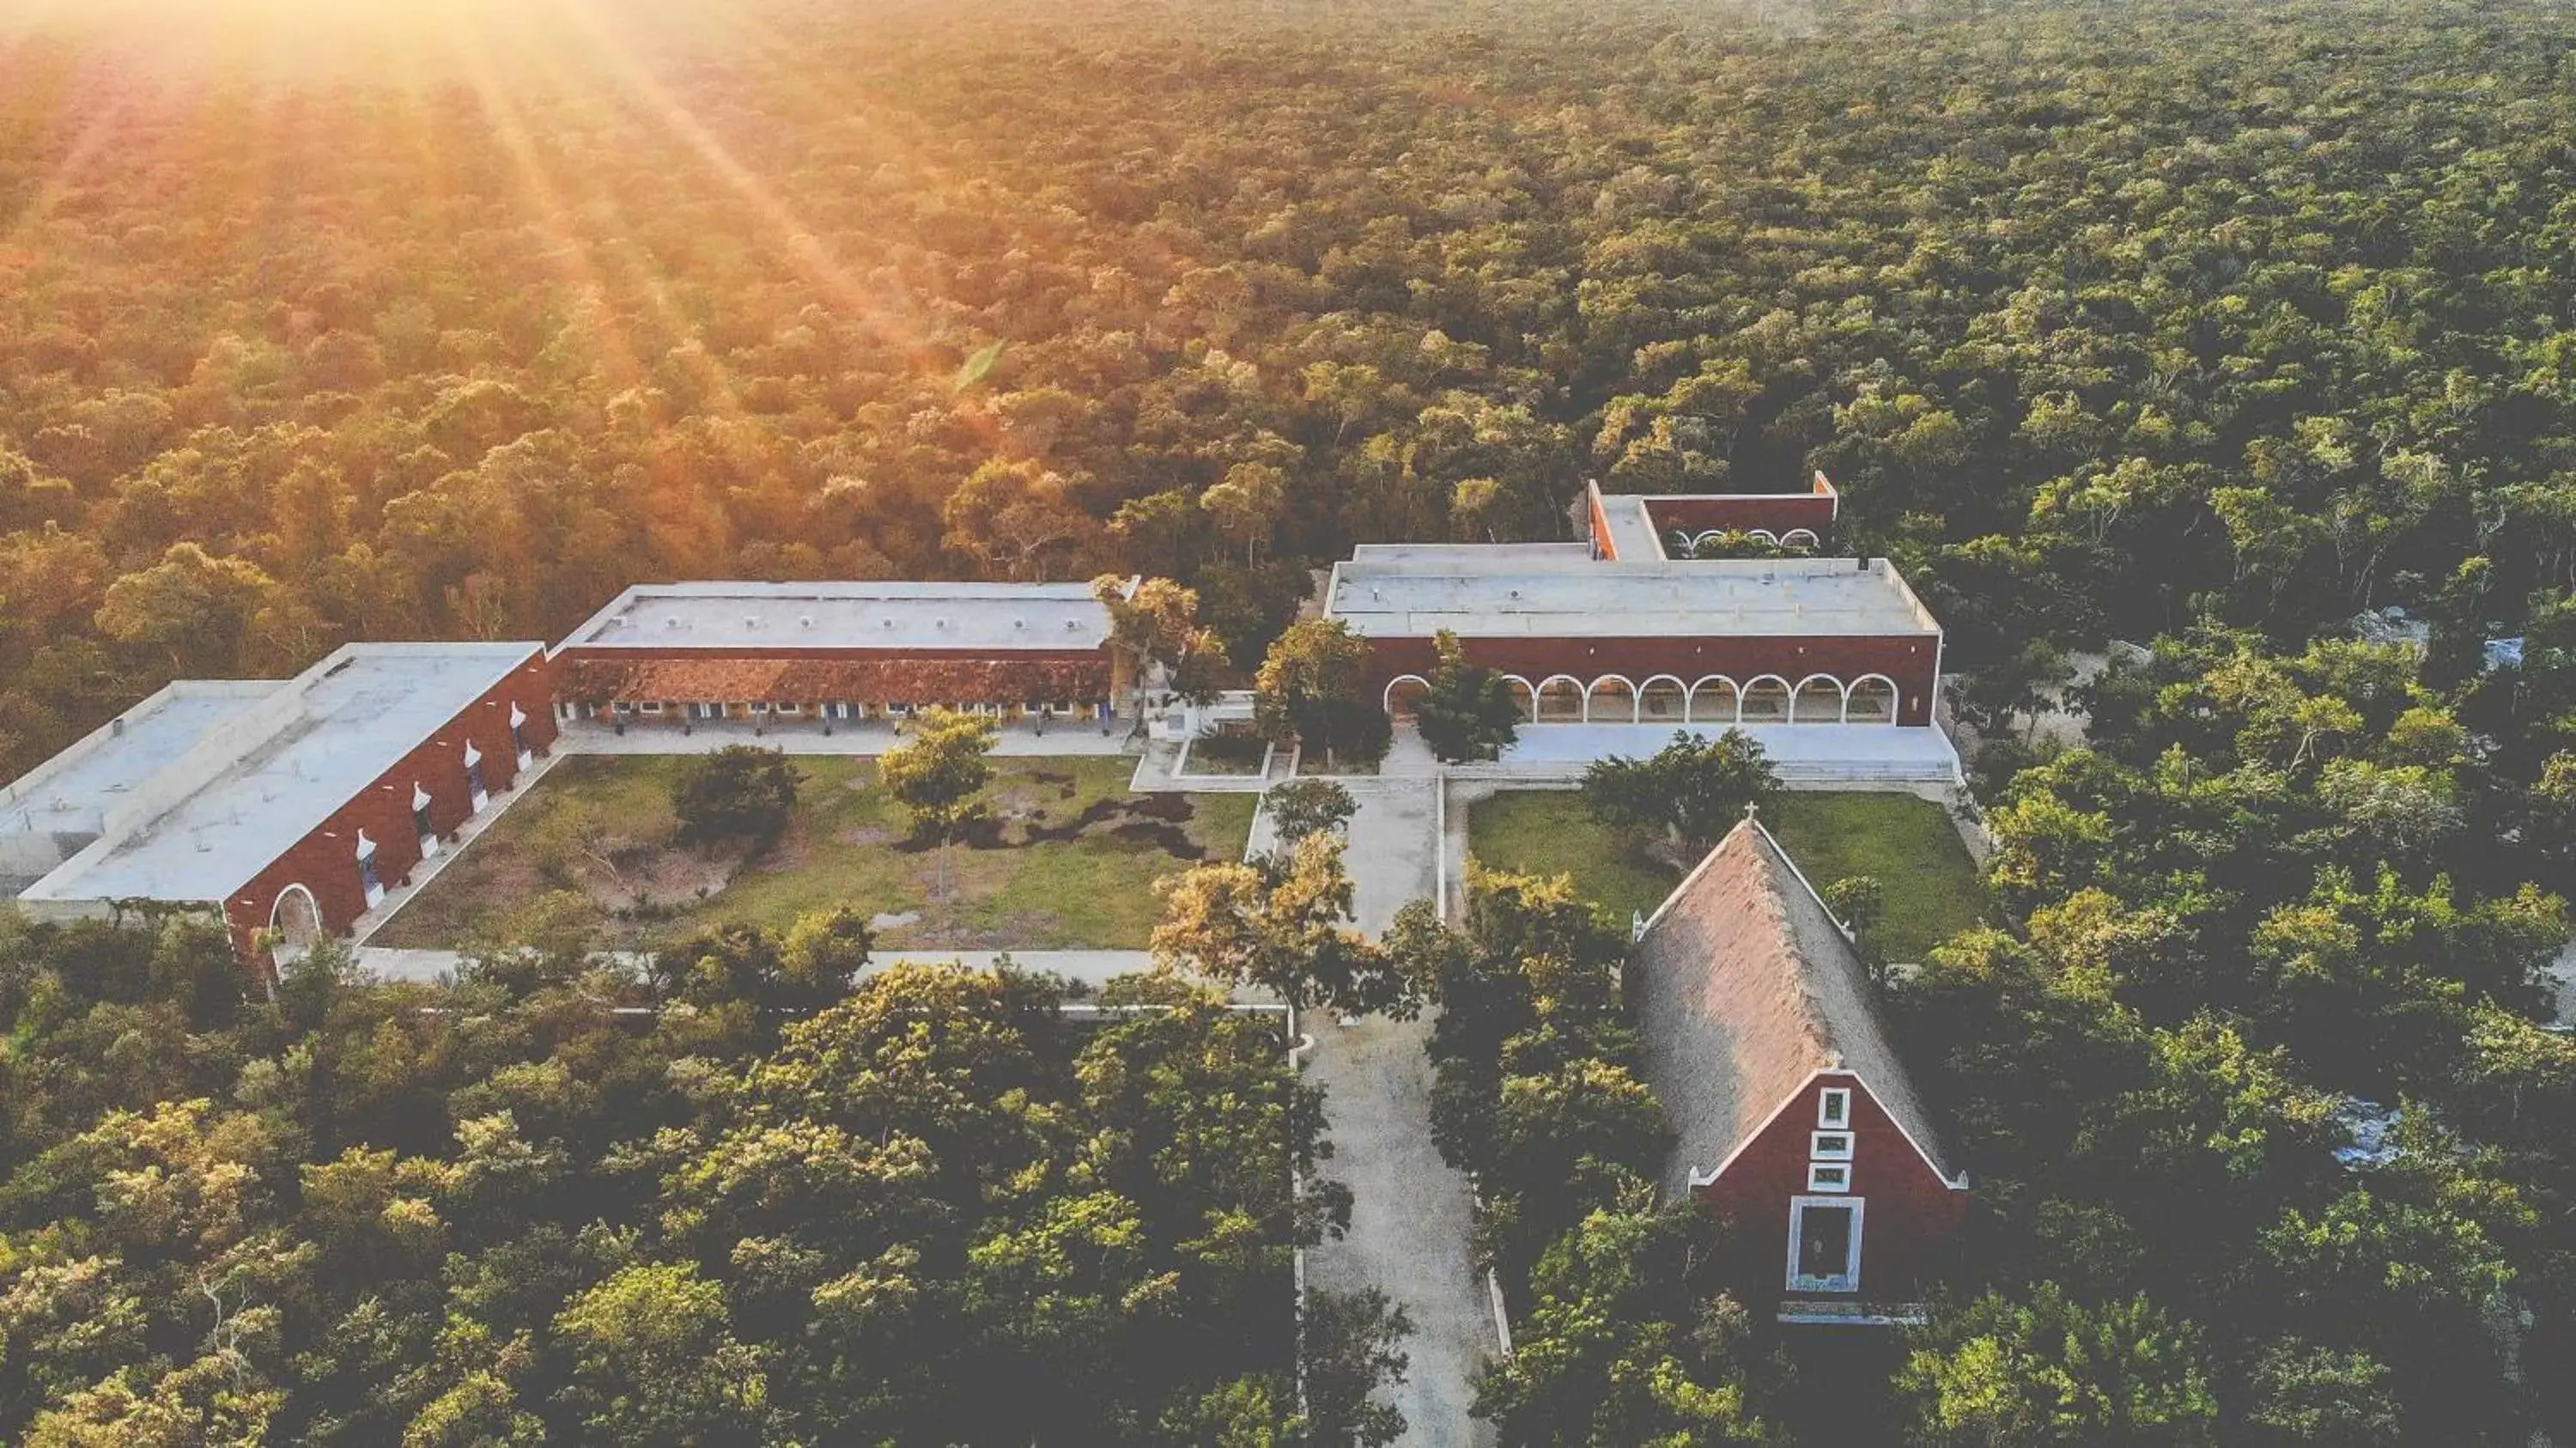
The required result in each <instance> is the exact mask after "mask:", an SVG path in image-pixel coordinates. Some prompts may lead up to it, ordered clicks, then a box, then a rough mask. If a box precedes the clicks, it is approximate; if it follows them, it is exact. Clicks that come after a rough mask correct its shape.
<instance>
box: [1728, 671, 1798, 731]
mask: <svg viewBox="0 0 2576 1448" xmlns="http://www.w3.org/2000/svg"><path fill="white" fill-rule="evenodd" d="M1738 717H1739V718H1741V719H1742V720H1743V721H1744V722H1745V723H1747V724H1786V723H1788V722H1789V681H1788V680H1786V679H1784V678H1781V677H1780V676H1779V675H1778V674H1764V675H1763V676H1762V677H1760V678H1758V679H1754V680H1751V681H1749V682H1748V683H1746V684H1745V686H1744V705H1743V708H1742V709H1741V711H1740V712H1739V714H1738Z"/></svg>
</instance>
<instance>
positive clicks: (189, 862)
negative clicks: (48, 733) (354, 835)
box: [23, 643, 542, 902]
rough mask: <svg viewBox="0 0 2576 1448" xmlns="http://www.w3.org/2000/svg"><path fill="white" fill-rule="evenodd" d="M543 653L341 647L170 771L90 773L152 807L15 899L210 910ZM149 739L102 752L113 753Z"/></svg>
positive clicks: (509, 648)
mask: <svg viewBox="0 0 2576 1448" xmlns="http://www.w3.org/2000/svg"><path fill="white" fill-rule="evenodd" d="M541 647H542V645H538V644H533V643H512V644H480V643H430V644H350V645H347V646H345V647H343V648H341V649H339V650H337V651H335V652H334V653H332V654H331V656H330V657H328V658H326V659H324V660H323V661H322V662H320V663H318V664H315V665H314V666H313V667H312V668H310V669H307V670H305V671H304V672H303V673H302V674H299V675H297V676H296V677H295V678H293V679H291V680H287V681H284V682H282V683H277V684H273V685H270V686H268V691H267V692H266V693H265V694H263V695H262V696H261V697H259V698H258V699H256V700H254V701H252V703H251V705H250V707H249V708H247V709H244V710H241V711H237V712H235V713H233V714H231V715H228V716H226V717H225V718H223V719H220V720H217V721H215V722H214V723H213V725H212V726H211V727H210V728H208V729H207V730H206V731H205V732H204V733H203V734H202V735H201V736H199V738H198V739H197V741H196V744H195V745H194V746H193V747H191V748H190V749H188V750H186V751H184V752H183V753H182V754H181V755H180V756H178V757H176V758H173V757H172V756H169V755H166V754H164V755H156V756H152V757H148V758H147V757H144V756H143V755H142V754H141V753H140V752H137V753H136V754H135V755H133V756H131V757H129V758H128V759H127V760H126V762H124V763H122V764H120V765H117V766H116V767H115V768H114V769H111V768H110V767H109V766H108V765H107V764H106V763H105V762H101V763H100V764H97V765H94V766H91V767H90V769H89V771H87V773H88V774H89V777H93V778H97V779H102V780H111V781H112V780H114V779H116V778H120V777H121V778H122V779H124V781H125V782H126V785H127V788H128V790H129V791H130V793H131V795H132V796H135V797H138V798H140V797H148V798H149V799H150V800H151V802H152V807H148V808H136V807H133V806H129V807H128V809H127V810H126V813H127V814H128V815H129V816H137V817H130V818H128V819H125V820H117V819H114V818H113V817H111V819H110V820H109V825H110V828H109V830H108V832H107V833H106V834H105V835H104V836H102V837H101V838H100V839H99V840H97V841H96V842H95V843H93V844H91V845H90V846H89V847H87V848H86V849H83V850H82V851H81V852H80V853H79V854H77V855H74V856H73V857H72V858H71V859H70V860H68V861H66V862H64V864H63V865H62V867H61V868H59V869H57V870H55V871H54V872H53V873H51V874H49V875H47V876H45V877H44V878H43V879H41V880H38V881H37V882H36V883H35V884H34V885H33V886H31V887H30V888H29V889H28V890H27V891H26V893H25V895H24V897H23V898H25V899H28V900H53V901H81V900H128V899H144V900H166V901H173V902H216V901H221V900H222V899H223V898H224V897H225V896H227V895H229V894H230V893H231V892H232V891H233V890H234V889H236V888H237V887H239V886H240V885H241V884H242V883H243V882H245V881H247V880H249V879H250V878H251V877H252V876H253V875H256V874H258V873H259V872H260V871H261V870H263V869H265V868H267V866H268V865H269V864H270V863H271V862H272V861H274V860H275V859H276V858H277V857H278V856H279V855H281V854H284V853H285V852H286V851H287V850H288V849H289V848H291V847H293V846H294V845H295V843H296V842H297V841H299V840H301V839H303V838H304V837H305V836H306V835H309V834H311V833H312V832H313V831H314V830H316V829H319V828H320V827H321V825H322V823H323V821H325V820H327V819H329V818H330V817H331V815H332V814H333V813H335V812H336V811H338V810H339V809H340V808H341V807H342V806H343V805H346V804H347V803H348V802H349V801H350V800H352V799H354V798H356V797H357V795H358V792H359V791H360V790H362V789H364V788H366V787H367V786H368V785H369V784H371V783H373V782H374V781H375V779H376V777H377V776H379V775H381V774H383V773H384V772H385V771H386V770H388V769H391V768H392V767H393V766H394V765H395V764H396V763H397V762H398V761H400V760H401V758H402V757H403V756H404V755H406V754H409V753H410V752H411V751H412V750H414V749H417V748H419V747H420V745H421V744H422V743H424V742H425V741H427V740H428V739H429V737H430V736H431V735H433V734H435V733H437V732H438V731H439V730H440V729H442V728H445V727H446V726H447V724H448V723H449V722H450V721H451V720H453V719H454V718H455V717H456V716H457V715H458V714H459V713H461V712H463V711H464V709H465V708H466V706H467V705H469V704H471V703H473V702H474V701H475V700H476V699H477V698H480V697H481V696H482V695H483V694H485V693H487V692H489V691H490V690H491V689H492V688H493V686H495V685H497V684H499V683H500V682H501V681H502V680H503V679H504V678H506V677H508V675H509V673H510V671H511V670H513V669H515V668H517V667H518V666H519V665H520V664H521V663H522V662H524V661H525V660H526V659H527V658H528V657H529V656H530V655H532V654H534V653H536V652H538V650H539V649H540V648H541ZM151 737H152V736H150V735H149V734H147V735H146V736H144V738H143V739H141V740H139V741H138V740H137V739H136V738H135V736H134V735H133V734H131V733H129V735H128V736H127V737H125V738H121V739H116V740H113V741H112V743H113V744H114V745H115V746H117V749H118V751H119V752H122V751H123V750H124V749H126V748H127V747H128V746H131V745H134V744H137V743H144V744H148V743H149V742H150V740H151ZM156 764H157V765H159V766H161V767H160V768H158V769H154V768H151V767H150V766H153V765H156ZM112 815H113V811H111V816H112ZM355 848H356V842H355V841H352V842H351V849H352V850H353V851H354V850H355Z"/></svg>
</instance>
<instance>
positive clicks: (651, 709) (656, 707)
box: [635, 699, 662, 714]
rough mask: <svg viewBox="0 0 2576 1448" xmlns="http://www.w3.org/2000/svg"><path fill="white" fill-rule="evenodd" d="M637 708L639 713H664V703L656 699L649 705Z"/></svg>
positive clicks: (639, 705) (640, 705)
mask: <svg viewBox="0 0 2576 1448" xmlns="http://www.w3.org/2000/svg"><path fill="white" fill-rule="evenodd" d="M635 708H636V711H637V712H638V713H643V714H659V713H661V712H662V701H661V700H659V699H655V700H652V701H650V702H648V703H643V704H638V705H636V706H635Z"/></svg>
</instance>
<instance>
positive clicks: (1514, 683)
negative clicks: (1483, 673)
mask: <svg viewBox="0 0 2576 1448" xmlns="http://www.w3.org/2000/svg"><path fill="white" fill-rule="evenodd" d="M1503 687H1504V688H1506V689H1509V690H1511V691H1512V707H1513V708H1515V709H1518V710H1520V711H1521V717H1522V718H1523V719H1536V718H1537V717H1538V691H1537V690H1536V689H1533V688H1531V687H1530V681H1529V680H1527V679H1524V678H1522V677H1521V676H1520V675H1518V674H1505V675H1503Z"/></svg>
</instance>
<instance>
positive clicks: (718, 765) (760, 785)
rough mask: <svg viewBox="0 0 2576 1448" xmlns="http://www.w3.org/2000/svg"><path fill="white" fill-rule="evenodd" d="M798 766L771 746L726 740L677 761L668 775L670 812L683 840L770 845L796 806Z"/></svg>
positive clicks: (756, 846) (756, 845)
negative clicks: (709, 751)
mask: <svg viewBox="0 0 2576 1448" xmlns="http://www.w3.org/2000/svg"><path fill="white" fill-rule="evenodd" d="M796 783H797V775H796V768H795V766H794V765H791V764H789V763H788V762H787V756H786V755H785V754H782V753H780V752H779V751H778V750H775V749H756V748H754V747H752V746H751V745H748V744H728V745H726V746H724V747H723V748H721V749H718V750H717V751H715V752H714V753H712V754H695V755H691V756H689V757H688V758H686V759H684V760H682V761H681V764H680V768H679V772H678V773H677V774H676V775H675V776H674V777H673V778H672V780H671V813H672V814H673V815H674V816H675V817H677V818H678V820H679V822H680V830H679V838H680V842H681V843H682V844H689V845H712V844H716V843H719V842H721V841H726V840H742V841H747V842H748V843H749V844H750V846H751V847H752V848H753V849H754V850H755V851H757V850H761V849H766V848H768V847H769V846H770V845H771V844H773V843H775V842H776V841H777V839H778V837H779V836H780V835H783V834H785V833H786V832H787V823H788V821H789V819H790V818H792V817H793V816H794V814H795V810H796Z"/></svg>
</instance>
